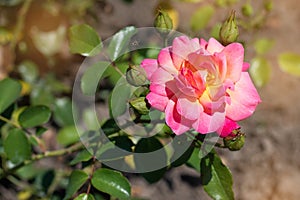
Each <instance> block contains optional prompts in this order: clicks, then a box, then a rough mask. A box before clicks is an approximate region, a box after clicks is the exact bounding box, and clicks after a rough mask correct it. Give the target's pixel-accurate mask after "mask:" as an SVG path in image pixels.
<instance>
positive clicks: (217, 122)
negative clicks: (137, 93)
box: [141, 36, 261, 137]
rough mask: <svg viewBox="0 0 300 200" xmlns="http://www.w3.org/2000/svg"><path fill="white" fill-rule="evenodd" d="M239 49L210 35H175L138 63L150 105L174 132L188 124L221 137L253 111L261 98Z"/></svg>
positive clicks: (238, 45)
mask: <svg viewBox="0 0 300 200" xmlns="http://www.w3.org/2000/svg"><path fill="white" fill-rule="evenodd" d="M249 66H250V65H249V64H248V63H245V62H244V48H243V46H242V45H241V44H239V43H232V44H229V45H227V46H225V47H224V46H223V45H222V44H220V43H219V42H218V41H217V40H215V39H214V38H211V39H209V41H208V42H206V41H205V40H203V39H200V41H199V39H198V38H194V39H189V38H188V37H186V36H181V37H177V38H175V39H174V41H173V45H172V46H169V47H166V48H164V49H162V50H161V51H160V53H159V55H158V58H157V60H156V59H144V60H143V61H142V63H141V67H142V68H144V69H145V71H146V74H147V78H148V79H149V80H150V93H149V94H148V95H147V96H146V98H147V100H148V102H149V103H150V105H151V106H152V107H154V108H156V109H158V110H160V111H163V112H165V116H166V123H167V125H168V126H169V127H170V128H171V129H172V130H173V132H174V133H175V134H177V135H179V134H182V133H184V132H186V131H188V130H190V129H191V128H194V129H195V130H196V131H197V132H199V133H202V134H206V133H211V132H217V133H218V134H219V135H220V136H221V137H226V136H228V135H230V134H231V133H232V131H233V130H234V129H237V128H239V125H238V124H237V123H236V122H237V121H240V120H243V119H245V118H247V117H249V116H250V115H252V113H253V112H254V110H255V108H256V106H257V104H258V103H260V102H261V99H260V97H259V95H258V93H257V91H256V89H255V87H254V85H253V83H252V81H251V79H250V76H249V73H248V72H247V71H246V70H247V69H248V68H249Z"/></svg>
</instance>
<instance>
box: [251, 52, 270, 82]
mask: <svg viewBox="0 0 300 200" xmlns="http://www.w3.org/2000/svg"><path fill="white" fill-rule="evenodd" d="M249 72H250V74H251V77H252V80H253V82H254V84H255V85H256V86H257V87H262V86H264V85H265V84H266V83H268V81H269V80H270V75H271V66H270V64H269V62H268V60H266V59H265V58H260V57H258V58H254V59H253V60H252V62H251V67H250V69H249Z"/></svg>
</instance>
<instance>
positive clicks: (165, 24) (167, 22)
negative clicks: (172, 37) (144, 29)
mask: <svg viewBox="0 0 300 200" xmlns="http://www.w3.org/2000/svg"><path fill="white" fill-rule="evenodd" d="M154 27H155V28H156V30H157V31H158V32H159V33H161V34H168V33H169V32H170V30H172V28H173V22H172V19H171V18H170V16H169V15H168V13H167V12H166V11H163V10H158V13H157V15H156V17H155V20H154Z"/></svg>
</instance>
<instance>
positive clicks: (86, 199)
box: [74, 193, 95, 200]
mask: <svg viewBox="0 0 300 200" xmlns="http://www.w3.org/2000/svg"><path fill="white" fill-rule="evenodd" d="M74 200H95V198H94V196H93V195H91V194H86V193H83V194H80V195H78V197H76V198H75V199H74Z"/></svg>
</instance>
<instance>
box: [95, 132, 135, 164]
mask: <svg viewBox="0 0 300 200" xmlns="http://www.w3.org/2000/svg"><path fill="white" fill-rule="evenodd" d="M111 140H112V141H111V143H112V144H114V145H113V147H118V148H120V149H123V150H125V151H128V153H126V152H125V151H116V150H115V148H111V149H108V150H107V151H105V152H103V154H102V155H101V157H100V159H101V160H108V159H110V160H114V159H118V158H124V157H125V156H126V155H128V154H130V153H129V152H132V146H133V145H134V143H133V142H132V141H131V140H130V139H129V138H128V137H127V136H117V137H113V138H111Z"/></svg>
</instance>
